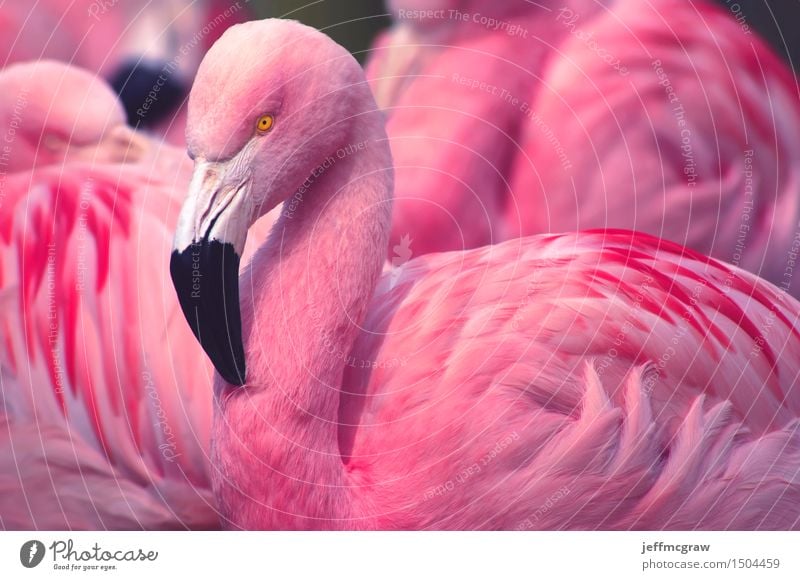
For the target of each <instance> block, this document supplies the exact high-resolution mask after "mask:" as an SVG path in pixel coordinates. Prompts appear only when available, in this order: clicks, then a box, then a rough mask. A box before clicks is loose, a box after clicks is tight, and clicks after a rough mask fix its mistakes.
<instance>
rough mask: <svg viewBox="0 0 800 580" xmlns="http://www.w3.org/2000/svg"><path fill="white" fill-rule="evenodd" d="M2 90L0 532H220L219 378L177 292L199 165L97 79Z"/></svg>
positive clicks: (23, 76)
mask: <svg viewBox="0 0 800 580" xmlns="http://www.w3.org/2000/svg"><path fill="white" fill-rule="evenodd" d="M0 89H1V90H0V92H1V93H2V95H3V98H2V99H0V119H2V121H0V122H1V123H2V125H0V127H1V128H0V131H3V134H2V136H0V140H2V145H1V146H0V222H2V224H3V225H2V228H1V229H2V232H0V247H1V248H2V250H0V296H2V302H3V308H2V311H0V328H2V341H1V342H2V347H0V464H2V465H3V469H2V474H1V475H0V490H1V492H0V495H2V499H0V528H2V529H57V530H65V529H66V530H74V529H88V530H96V529H134V530H135V529H185V528H192V529H197V528H200V529H208V528H216V527H218V525H219V523H218V521H219V520H218V515H217V511H216V508H215V503H214V500H213V495H212V493H211V490H210V477H209V474H208V470H209V464H208V459H207V455H208V445H209V442H208V438H209V432H210V421H211V401H210V400H209V399H208V397H206V396H203V395H204V393H205V391H206V390H207V389H209V388H210V376H211V373H210V371H211V365H210V363H209V362H208V361H207V360H205V359H204V358H203V357H202V356H201V355H202V351H201V350H200V348H199V346H198V345H197V343H196V341H195V340H194V337H193V336H192V335H191V333H190V332H189V331H188V329H186V328H185V324H184V323H183V321H182V320H181V318H180V316H181V315H180V309H179V305H178V303H177V300H176V298H175V295H174V293H173V292H172V289H171V288H170V285H169V282H168V281H167V279H166V268H167V263H168V259H169V250H170V247H171V238H172V230H173V229H174V227H175V223H176V221H177V209H178V208H179V205H180V202H181V199H182V196H183V192H184V191H185V189H186V188H187V187H188V183H189V182H188V180H189V178H190V176H191V162H190V160H189V159H187V158H186V157H185V154H184V152H183V151H182V150H179V149H175V148H170V147H169V146H167V145H163V144H161V143H159V142H156V141H153V140H151V139H149V138H148V137H146V136H144V135H141V134H139V133H137V132H135V131H133V130H132V129H130V128H129V127H127V126H126V125H125V115H124V111H123V109H122V105H121V104H120V103H119V101H118V99H117V97H116V95H115V93H114V92H113V91H112V89H111V88H110V87H109V86H108V85H107V84H106V83H104V82H103V81H102V80H101V79H99V78H98V77H96V76H95V75H94V74H93V73H91V72H89V71H86V70H82V69H79V68H76V67H73V66H70V65H67V64H64V63H60V62H56V61H39V62H33V63H20V64H15V65H13V66H11V67H8V68H6V69H3V70H2V71H0ZM179 351H180V356H178V352H179ZM204 383H205V388H204V387H203V384H204Z"/></svg>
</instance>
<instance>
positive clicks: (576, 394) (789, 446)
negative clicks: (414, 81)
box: [171, 21, 800, 529]
mask: <svg viewBox="0 0 800 580" xmlns="http://www.w3.org/2000/svg"><path fill="white" fill-rule="evenodd" d="M299 46H302V47H303V50H302V51H301V50H297V47H299ZM246 50H251V51H253V54H258V55H259V56H258V57H257V58H255V57H254V58H253V59H248V60H246V61H238V66H237V67H236V69H235V70H236V73H235V74H233V73H232V72H231V71H232V70H233V67H232V63H233V62H234V60H235V59H238V57H239V55H241V54H243V52H245V51H246ZM220 87H222V88H220ZM265 114H266V115H271V116H273V119H274V126H272V127H271V129H270V130H269V131H268V132H261V131H259V129H258V125H257V124H256V121H257V120H258V119H259V118H261V116H263V115H265ZM189 119H190V123H189V126H190V128H191V129H190V131H189V135H188V143H189V149H190V152H191V154H192V155H193V156H194V157H195V162H196V169H195V178H194V179H193V181H192V186H191V189H190V194H189V196H188V198H187V200H186V202H185V204H184V208H183V210H182V213H181V218H180V220H179V225H178V230H177V233H176V237H175V246H174V248H175V251H174V252H173V258H172V263H171V267H172V275H173V281H174V282H175V285H176V288H177V289H178V293H179V297H180V299H181V303H182V305H183V307H184V311H185V312H187V313H190V314H191V315H190V316H189V318H188V320H189V323H190V325H191V326H192V328H193V330H194V331H195V333H196V334H197V335H198V336H199V337H201V340H202V341H203V345H204V348H205V349H206V351H207V352H208V353H209V355H210V356H211V357H212V360H213V362H214V364H215V366H216V367H217V369H219V370H220V373H222V376H225V377H226V378H225V379H223V378H222V376H220V375H218V376H217V378H216V382H215V399H216V405H215V418H214V425H213V433H214V435H213V437H212V441H213V443H212V460H213V463H214V466H215V469H214V471H213V487H214V492H215V496H216V498H217V501H218V503H219V507H220V510H221V511H222V513H223V515H224V517H225V520H226V523H227V525H228V526H230V527H242V528H266V529H652V528H655V529H789V528H797V527H798V526H799V525H800V520H799V519H798V518H799V517H800V481H798V468H800V447H799V446H798V444H800V433H798V431H797V428H798V422H797V418H798V412H800V398H798V393H797V392H796V384H797V382H798V374H799V373H800V333H798V330H797V326H798V324H797V323H798V313H800V304H798V302H797V301H796V300H795V299H793V298H792V297H790V296H789V295H787V294H785V293H784V292H782V291H780V290H778V289H777V288H776V287H774V286H773V285H771V284H769V283H768V282H765V281H764V280H761V279H759V278H757V277H756V276H754V275H752V274H750V273H747V272H745V271H743V270H740V269H738V268H736V267H732V266H727V265H724V264H723V263H721V262H718V261H716V260H714V259H711V258H707V257H705V256H703V255H700V254H698V253H695V252H693V251H691V250H687V249H685V248H683V247H681V246H679V245H677V244H674V243H672V242H667V241H663V240H659V239H657V238H653V237H651V236H649V235H646V234H639V233H631V232H627V231H621V230H602V231H591V232H583V233H575V234H559V235H549V236H538V237H528V238H518V239H514V240H510V241H507V242H505V243H503V244H499V245H495V246H489V247H486V248H482V249H477V250H471V251H467V252H452V253H447V254H432V255H428V256H423V257H421V258H417V259H413V260H411V261H409V262H407V263H405V264H403V265H401V266H399V267H398V268H396V269H395V271H392V272H388V273H385V274H383V275H382V274H381V269H382V264H383V260H384V248H386V245H387V243H389V232H390V227H391V223H392V222H391V211H390V208H391V203H392V182H393V167H392V160H391V154H390V151H389V147H388V144H387V139H386V132H385V129H384V122H383V116H382V114H381V113H380V112H379V111H378V110H377V108H376V105H375V102H374V99H373V97H372V94H371V93H370V91H369V90H368V88H367V86H366V84H365V82H364V77H363V74H362V73H361V71H360V69H359V67H358V65H357V63H356V62H355V61H354V60H353V59H352V57H351V56H350V55H349V54H347V53H346V52H345V51H344V50H343V49H342V48H341V47H338V46H337V45H335V44H334V43H333V42H331V41H330V40H329V39H327V38H326V37H324V36H323V35H322V34H320V33H318V32H316V31H313V30H312V29H309V28H306V27H304V26H301V25H298V24H296V23H290V22H285V21H263V22H257V23H249V24H246V25H241V26H237V27H235V28H233V29H231V30H230V31H228V32H227V33H226V34H225V35H224V36H223V37H222V38H221V40H220V41H218V43H217V44H216V45H215V46H214V47H212V49H211V51H210V52H209V54H208V56H207V57H206V59H205V60H204V62H203V64H202V65H201V68H200V70H199V73H198V78H197V81H196V84H195V86H194V88H193V91H192V94H191V97H190V102H189ZM310 136H313V138H310ZM339 152H342V153H341V154H340V153H339ZM301 187H302V189H300V188H301ZM292 192H295V193H294V194H293V193H292ZM280 204H283V206H282V216H281V218H280V219H279V220H278V222H277V223H276V224H275V226H274V228H273V231H272V233H271V235H270V236H269V237H268V238H265V239H261V240H259V241H260V242H261V247H260V248H259V250H258V251H257V252H256V254H255V256H254V258H253V261H252V263H251V265H250V267H249V268H247V269H246V270H245V271H244V273H243V274H242V277H241V279H240V280H239V285H238V291H239V293H240V295H239V297H238V298H239V299H238V301H237V303H236V304H235V305H233V304H232V303H231V302H230V297H229V296H221V295H219V296H218V295H217V294H214V296H215V298H214V299H212V300H211V301H210V302H204V301H203V299H198V297H196V296H194V295H193V294H192V292H193V290H192V287H191V286H187V283H186V282H187V277H188V278H189V279H190V278H191V268H192V266H191V261H190V258H191V256H193V252H199V253H198V254H197V255H198V256H202V257H201V258H198V267H199V268H201V269H202V271H203V272H204V275H205V276H208V277H210V278H213V280H214V282H213V284H211V285H209V284H208V283H207V282H206V283H205V284H201V288H200V290H199V293H200V294H204V295H205V294H206V293H209V292H213V291H214V289H215V288H216V287H217V285H219V284H223V283H224V284H225V287H226V288H232V287H231V286H228V285H227V284H228V281H229V280H231V279H233V280H234V281H235V280H236V276H237V272H236V271H235V269H233V268H232V263H234V262H233V261H231V257H232V256H234V255H235V254H236V253H239V252H240V251H241V248H242V245H243V243H244V239H245V235H246V230H247V227H248V226H249V224H250V223H251V222H252V221H253V220H254V219H255V218H256V217H257V216H258V215H259V214H260V213H263V212H266V211H268V210H270V209H271V208H272V207H276V206H279V205H280ZM187 266H188V267H187ZM233 287H235V286H233ZM217 296H218V297H217ZM223 299H224V303H223ZM223 308H224V309H225V311H226V314H225V316H224V317H223V316H220V312H221V310H222V309H223ZM239 314H241V329H239V328H238V327H237V325H236V324H235V321H237V320H238V318H239ZM209 332H210V333H211V334H212V335H213V337H215V341H216V342H214V341H211V340H210V339H209V336H208V335H209ZM220 338H221V339H223V340H221V341H220V340H219V339H220ZM238 347H241V348H242V350H243V355H242V356H240V355H239V353H238Z"/></svg>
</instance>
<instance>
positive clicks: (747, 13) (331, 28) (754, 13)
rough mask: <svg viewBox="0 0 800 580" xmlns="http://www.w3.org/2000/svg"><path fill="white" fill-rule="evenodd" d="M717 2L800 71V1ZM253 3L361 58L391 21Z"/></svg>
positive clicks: (305, 3)
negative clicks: (323, 35)
mask: <svg viewBox="0 0 800 580" xmlns="http://www.w3.org/2000/svg"><path fill="white" fill-rule="evenodd" d="M494 1H497V2H506V1H508V0H494ZM687 1H689V0H687ZM716 1H717V2H718V3H719V4H722V5H723V6H727V7H728V9H729V10H731V12H738V11H739V10H741V13H742V14H743V15H744V17H745V21H746V23H747V24H748V25H750V26H751V27H752V28H753V29H755V30H757V31H758V32H760V33H761V34H762V36H764V37H766V38H767V39H768V40H769V41H770V42H771V43H772V45H773V46H774V47H775V48H776V49H777V50H778V52H779V53H780V54H782V55H783V56H784V57H785V58H786V59H787V60H791V62H792V64H793V65H794V66H795V68H796V69H797V70H800V0H716ZM250 4H251V5H252V6H253V7H254V11H255V12H256V14H257V16H259V17H284V18H294V19H297V20H300V21H302V22H305V23H306V24H309V25H311V26H314V27H316V28H319V29H322V30H325V32H326V33H327V34H329V35H330V36H331V37H333V38H334V39H335V40H336V41H337V42H339V43H340V44H342V45H343V46H345V47H347V48H348V49H349V50H350V51H351V52H352V53H353V54H355V55H356V56H357V57H358V58H359V59H360V60H363V59H364V57H365V56H366V53H365V51H366V49H367V48H368V47H369V46H370V43H371V42H372V39H373V38H374V36H375V35H376V34H377V33H378V32H379V31H380V30H381V29H382V28H384V27H385V26H388V25H389V23H390V20H389V18H388V16H387V13H386V10H385V8H384V6H383V0H322V1H321V2H313V1H312V0H251V1H250ZM737 5H738V7H737Z"/></svg>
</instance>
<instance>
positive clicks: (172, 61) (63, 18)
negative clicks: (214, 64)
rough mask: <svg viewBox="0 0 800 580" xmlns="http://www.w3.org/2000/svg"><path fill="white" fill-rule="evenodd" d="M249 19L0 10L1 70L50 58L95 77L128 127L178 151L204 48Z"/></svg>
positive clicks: (72, 4) (47, 3) (212, 2)
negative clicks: (117, 100)
mask: <svg viewBox="0 0 800 580" xmlns="http://www.w3.org/2000/svg"><path fill="white" fill-rule="evenodd" d="M249 17H250V13H249V9H248V7H247V5H246V3H241V2H229V1H227V0H195V1H193V2H188V3H187V2H186V1H185V0H163V1H159V2H153V1H151V0H133V1H131V0H126V1H125V2H104V1H102V0H69V1H67V0H39V1H38V2H36V3H34V4H30V3H21V2H5V3H4V4H3V6H2V7H0V64H2V65H3V66H7V65H8V64H11V63H14V62H26V61H32V60H40V59H56V60H60V61H63V62H67V63H70V64H73V65H76V66H79V67H81V68H85V69H89V70H91V71H95V72H97V73H99V74H101V75H102V76H104V77H105V78H106V79H108V80H109V81H110V82H111V83H112V84H113V86H114V88H115V89H116V90H117V91H118V92H119V93H120V95H121V99H122V102H123V105H124V108H125V111H126V113H127V115H128V120H129V121H130V122H131V123H132V124H135V125H138V126H140V127H142V128H146V129H148V130H152V131H154V132H155V133H157V134H159V135H163V136H165V137H166V138H167V140H168V141H170V142H173V143H180V144H183V139H184V137H183V133H184V131H185V113H184V112H183V111H182V108H183V103H184V100H185V97H186V95H187V94H188V89H189V87H190V86H191V83H192V79H193V78H194V73H195V71H196V70H197V66H198V65H199V64H200V60H201V59H202V57H203V54H205V51H206V50H208V47H210V46H211V44H213V42H214V41H215V40H216V39H217V38H219V35H220V34H222V32H223V31H224V30H225V29H226V28H227V27H228V26H231V25H233V24H235V23H237V22H242V21H244V20H247V19H248V18H249Z"/></svg>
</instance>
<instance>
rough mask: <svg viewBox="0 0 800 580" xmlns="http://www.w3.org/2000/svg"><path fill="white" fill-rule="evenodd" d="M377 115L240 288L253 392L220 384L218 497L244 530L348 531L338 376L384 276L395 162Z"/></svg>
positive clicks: (300, 203) (313, 187)
mask: <svg viewBox="0 0 800 580" xmlns="http://www.w3.org/2000/svg"><path fill="white" fill-rule="evenodd" d="M377 117H378V115H370V116H367V117H363V118H361V121H359V122H357V123H356V124H355V126H354V128H353V132H352V135H353V139H352V140H351V142H349V143H346V144H343V145H342V146H341V148H340V149H338V150H337V151H331V152H330V155H329V157H328V158H326V159H325V160H323V163H322V165H321V166H320V167H319V168H318V170H317V171H316V172H315V173H316V174H317V175H316V177H313V178H310V179H309V180H308V181H307V182H306V186H304V188H301V189H300V190H298V192H297V193H296V194H295V195H294V196H293V197H291V198H289V199H288V200H287V201H286V203H285V204H284V207H283V212H282V217H281V218H280V220H279V221H278V222H277V223H276V225H275V227H274V228H273V230H272V232H271V234H270V237H269V239H268V241H267V242H266V244H264V245H263V246H262V247H261V248H260V249H259V251H258V252H257V254H256V256H255V257H254V259H253V262H252V267H251V268H250V269H249V270H248V271H246V272H245V273H244V274H243V276H242V278H241V280H240V288H241V290H240V291H241V306H242V321H243V338H244V346H245V356H246V360H247V365H248V385H247V386H246V387H244V388H238V389H231V388H230V387H227V386H222V385H220V384H218V386H217V393H216V395H217V401H218V403H219V408H218V411H217V413H216V415H215V421H214V423H215V425H214V450H213V453H214V463H215V465H216V466H217V467H218V469H219V472H218V473H217V474H216V477H215V492H216V495H217V497H218V499H219V500H220V503H221V509H222V510H223V513H225V515H226V516H227V517H228V518H229V519H230V520H231V521H232V523H233V524H235V525H238V526H241V527H247V528H271V529H286V528H292V529H314V528H337V527H344V528H346V527H349V526H350V525H360V526H363V523H359V524H356V523H353V522H352V521H351V520H349V518H351V517H353V516H354V514H353V511H354V510H356V509H357V507H356V506H357V505H358V501H357V499H358V498H357V497H354V491H353V490H351V489H350V488H348V487H347V486H346V483H347V482H346V477H345V472H344V467H343V463H342V460H341V455H340V453H339V448H338V443H337V430H338V407H339V393H340V385H341V379H342V373H343V369H344V366H345V363H346V359H347V357H348V355H349V353H350V349H351V347H352V344H353V342H354V340H355V337H356V334H357V332H358V325H359V323H360V322H361V321H362V319H363V317H364V313H365V310H366V307H367V303H368V301H369V300H370V298H371V296H372V293H373V291H374V288H375V284H376V282H377V279H378V276H379V275H380V272H381V269H382V264H383V260H384V257H385V248H386V245H387V240H388V232H389V226H390V223H391V183H392V169H391V166H392V165H391V158H390V155H389V153H388V146H387V142H386V136H385V132H384V130H383V125H382V122H381V121H380V119H379V118H377Z"/></svg>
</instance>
